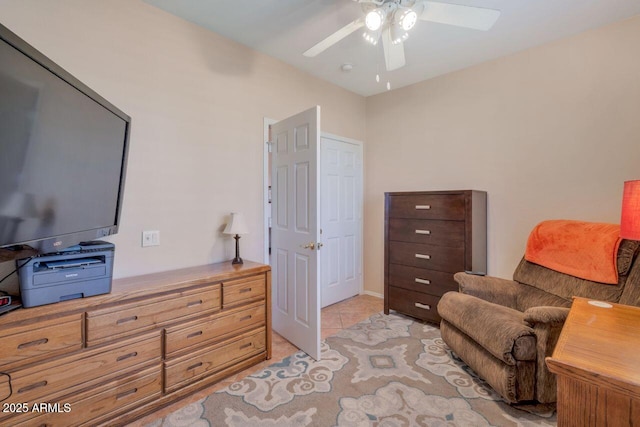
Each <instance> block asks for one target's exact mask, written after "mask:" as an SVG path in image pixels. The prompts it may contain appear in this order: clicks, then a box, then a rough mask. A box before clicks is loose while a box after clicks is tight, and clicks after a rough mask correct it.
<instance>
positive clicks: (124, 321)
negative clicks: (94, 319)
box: [116, 316, 138, 325]
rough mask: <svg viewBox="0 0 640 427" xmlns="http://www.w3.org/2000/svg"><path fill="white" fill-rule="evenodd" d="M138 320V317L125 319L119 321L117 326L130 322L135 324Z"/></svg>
mask: <svg viewBox="0 0 640 427" xmlns="http://www.w3.org/2000/svg"><path fill="white" fill-rule="evenodd" d="M136 320H138V316H129V317H125V318H123V319H118V321H117V322H116V325H122V324H123V323H129V322H135V321H136Z"/></svg>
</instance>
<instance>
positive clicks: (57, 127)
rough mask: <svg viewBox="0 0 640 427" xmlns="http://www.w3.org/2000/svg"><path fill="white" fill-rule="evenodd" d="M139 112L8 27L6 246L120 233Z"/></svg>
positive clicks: (2, 164) (1, 115)
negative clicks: (117, 102)
mask: <svg viewBox="0 0 640 427" xmlns="http://www.w3.org/2000/svg"><path fill="white" fill-rule="evenodd" d="M130 128H131V118H130V117H129V116H128V115H127V114H125V113H124V112H122V111H121V110H119V109H118V108H116V107H115V106H114V105H113V104H111V103H110V102H108V101H107V100H106V99H104V98H103V97H101V96H100V95H98V94H97V93H96V92H94V91H93V90H91V89H90V88H89V87H87V86H86V85H84V84H83V83H81V82H80V81H79V80H78V79H76V78H74V77H73V76H72V75H71V74H69V73H68V72H66V71H65V70H63V69H62V68H61V67H60V66H58V65H56V64H55V63H54V62H53V61H51V60H50V59H48V58H47V57H46V56H44V55H43V54H41V53H40V52H38V51H37V50H36V49H35V48H33V47H32V46H30V45H29V44H28V43H26V42H25V41H24V40H22V39H20V38H19V37H18V36H16V35H15V34H13V33H12V32H11V31H10V30H9V29H7V28H6V27H4V26H2V25H0V248H7V247H13V246H19V245H28V246H30V247H32V248H34V249H36V250H38V251H40V252H42V253H50V252H58V251H60V250H61V249H63V248H65V247H68V246H72V245H76V244H78V243H79V242H82V241H88V240H93V239H99V238H101V237H105V236H108V235H111V234H114V233H116V232H117V231H118V225H119V223H120V211H121V207H122V196H123V190H124V181H125V171H126V164H127V152H128V147H129V133H130Z"/></svg>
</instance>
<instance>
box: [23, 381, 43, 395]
mask: <svg viewBox="0 0 640 427" xmlns="http://www.w3.org/2000/svg"><path fill="white" fill-rule="evenodd" d="M46 385H47V382H46V381H40V382H39V383H35V384H31V385H28V386H26V387H22V388H21V389H20V390H18V393H24V392H25V391H31V390H35V389H37V388H40V387H44V386H46Z"/></svg>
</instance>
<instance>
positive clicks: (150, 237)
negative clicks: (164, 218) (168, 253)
mask: <svg viewBox="0 0 640 427" xmlns="http://www.w3.org/2000/svg"><path fill="white" fill-rule="evenodd" d="M147 246H160V231H159V230H149V231H143V232H142V247H143V248H144V247H147Z"/></svg>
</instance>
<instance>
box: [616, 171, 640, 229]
mask: <svg viewBox="0 0 640 427" xmlns="http://www.w3.org/2000/svg"><path fill="white" fill-rule="evenodd" d="M620 237H622V238H623V239H628V240H640V180H635V181H626V182H625V183H624V192H623V193H622V217H621V218H620Z"/></svg>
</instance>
